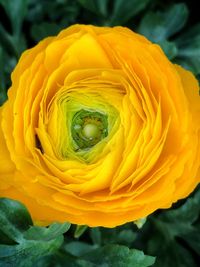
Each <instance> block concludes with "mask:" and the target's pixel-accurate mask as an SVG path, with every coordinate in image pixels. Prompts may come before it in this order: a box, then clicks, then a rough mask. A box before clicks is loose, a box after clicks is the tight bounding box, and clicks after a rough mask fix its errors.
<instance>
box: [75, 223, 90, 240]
mask: <svg viewBox="0 0 200 267" xmlns="http://www.w3.org/2000/svg"><path fill="white" fill-rule="evenodd" d="M87 229H88V226H87V225H77V226H76V230H75V233H74V237H75V238H79V237H80V236H82V234H83V233H84V232H85V231H86V230H87Z"/></svg>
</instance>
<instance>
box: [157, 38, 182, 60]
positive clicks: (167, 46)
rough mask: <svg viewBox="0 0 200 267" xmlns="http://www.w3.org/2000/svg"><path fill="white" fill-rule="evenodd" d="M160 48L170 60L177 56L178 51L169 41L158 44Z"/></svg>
mask: <svg viewBox="0 0 200 267" xmlns="http://www.w3.org/2000/svg"><path fill="white" fill-rule="evenodd" d="M159 45H160V46H161V48H162V49H163V51H164V53H165V55H166V56H167V57H168V58H169V59H170V60H172V59H173V58H175V57H176V56H177V54H178V49H177V47H176V44H175V43H174V42H169V41H162V42H160V43H159Z"/></svg>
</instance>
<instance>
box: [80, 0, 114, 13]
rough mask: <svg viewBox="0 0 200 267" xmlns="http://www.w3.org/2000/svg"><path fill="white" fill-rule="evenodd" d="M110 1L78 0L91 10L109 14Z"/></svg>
mask: <svg viewBox="0 0 200 267" xmlns="http://www.w3.org/2000/svg"><path fill="white" fill-rule="evenodd" d="M108 1H109V0H95V1H94V0H78V2H79V3H80V4H81V5H82V6H83V7H84V8H86V9H88V10H90V11H91V12H93V13H95V14H97V15H102V16H107V13H108Z"/></svg>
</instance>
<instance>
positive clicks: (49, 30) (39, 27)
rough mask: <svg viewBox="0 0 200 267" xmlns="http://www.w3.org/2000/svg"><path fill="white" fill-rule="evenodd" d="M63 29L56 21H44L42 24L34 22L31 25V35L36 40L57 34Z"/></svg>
mask: <svg viewBox="0 0 200 267" xmlns="http://www.w3.org/2000/svg"><path fill="white" fill-rule="evenodd" d="M60 30H61V27H60V26H59V25H57V24H56V23H49V22H42V23H41V24H33V26H32V27H31V36H32V38H33V39H34V40H35V41H36V42H39V41H40V40H42V39H44V38H45V37H48V36H52V35H56V34H57V33H58V32H59V31H60Z"/></svg>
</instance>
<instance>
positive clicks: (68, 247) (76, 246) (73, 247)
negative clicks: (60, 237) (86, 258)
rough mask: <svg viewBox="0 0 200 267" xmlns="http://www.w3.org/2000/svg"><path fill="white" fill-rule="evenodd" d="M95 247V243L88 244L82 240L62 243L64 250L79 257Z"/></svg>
mask: <svg viewBox="0 0 200 267" xmlns="http://www.w3.org/2000/svg"><path fill="white" fill-rule="evenodd" d="M96 248H97V245H90V244H88V243H85V242H82V241H72V242H69V243H66V244H65V245H64V250H65V251H67V252H68V253H70V254H72V255H74V256H76V257H81V256H83V255H84V254H86V253H88V252H90V251H92V250H94V249H96Z"/></svg>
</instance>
